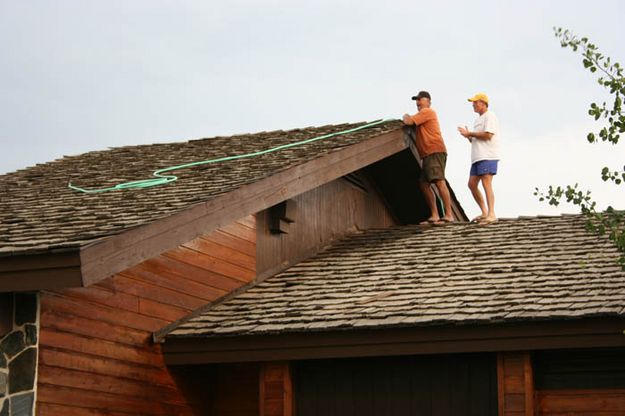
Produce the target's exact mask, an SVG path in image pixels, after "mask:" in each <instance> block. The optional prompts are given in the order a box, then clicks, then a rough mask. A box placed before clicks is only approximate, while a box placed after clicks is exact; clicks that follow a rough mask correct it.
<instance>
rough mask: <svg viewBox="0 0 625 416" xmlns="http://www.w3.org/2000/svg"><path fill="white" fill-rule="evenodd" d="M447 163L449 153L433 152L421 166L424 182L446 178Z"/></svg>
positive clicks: (420, 177)
mask: <svg viewBox="0 0 625 416" xmlns="http://www.w3.org/2000/svg"><path fill="white" fill-rule="evenodd" d="M446 164H447V153H432V154H431V155H428V156H426V157H425V158H424V159H423V166H422V167H421V176H419V180H420V181H422V182H435V181H442V180H445V165H446Z"/></svg>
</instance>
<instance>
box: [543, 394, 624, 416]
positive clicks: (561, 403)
mask: <svg viewBox="0 0 625 416" xmlns="http://www.w3.org/2000/svg"><path fill="white" fill-rule="evenodd" d="M536 410H537V413H536V414H537V415H541V416H564V415H569V416H582V415H584V416H617V415H619V416H622V415H625V389H592V390H583V389H579V390H542V391H538V392H536Z"/></svg>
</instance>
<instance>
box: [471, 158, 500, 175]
mask: <svg viewBox="0 0 625 416" xmlns="http://www.w3.org/2000/svg"><path fill="white" fill-rule="evenodd" d="M497 162H499V161H498V160H480V161H478V162H475V163H474V164H472V165H471V173H470V175H471V176H482V175H496V174H497Z"/></svg>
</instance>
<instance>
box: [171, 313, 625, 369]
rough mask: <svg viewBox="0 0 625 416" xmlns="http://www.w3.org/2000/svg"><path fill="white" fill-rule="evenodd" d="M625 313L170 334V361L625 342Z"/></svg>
mask: <svg viewBox="0 0 625 416" xmlns="http://www.w3.org/2000/svg"><path fill="white" fill-rule="evenodd" d="M624 327H625V320H623V319H604V320H602V319H589V320H571V321H564V322H529V323H515V324H492V325H481V326H445V327H417V328H397V329H386V330H383V329H378V330H375V329H368V330H358V331H355V330H351V331H350V330H342V331H335V332H314V331H309V332H303V333H292V334H278V335H257V336H221V337H202V336H195V337H188V338H175V337H171V336H170V337H167V338H166V339H165V343H164V344H163V352H164V354H165V359H166V361H167V362H168V363H169V364H176V365H178V364H199V363H218V362H243V361H281V360H301V359H313V358H341V357H370V356H379V355H414V354H442V353H461V352H497V351H518V350H520V349H521V350H528V351H529V350H536V349H557V348H593V347H616V346H625V336H624V335H623V328H624Z"/></svg>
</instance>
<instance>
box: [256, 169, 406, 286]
mask: <svg viewBox="0 0 625 416" xmlns="http://www.w3.org/2000/svg"><path fill="white" fill-rule="evenodd" d="M365 185H367V184H366V183H365ZM294 202H295V210H296V218H295V222H293V223H292V224H290V226H289V231H288V234H271V233H270V232H269V225H268V223H269V215H270V214H269V210H265V211H263V212H260V213H258V214H257V221H258V230H257V232H258V237H257V238H258V252H257V256H258V257H257V268H258V273H259V275H262V274H263V273H265V272H268V271H271V272H275V271H278V270H280V269H283V268H284V267H285V266H286V265H288V264H292V262H293V261H294V260H295V261H297V260H301V259H303V258H305V257H308V256H310V255H311V254H313V253H314V252H316V251H318V250H319V249H320V248H323V247H324V246H326V245H329V244H330V243H331V242H332V241H334V240H336V239H339V238H341V237H343V236H345V235H346V234H348V233H350V232H354V231H356V230H358V229H361V230H363V229H368V228H384V227H388V226H391V225H393V224H394V220H393V218H392V217H391V214H390V213H389V212H388V210H387V208H386V207H385V205H384V203H383V202H382V201H381V200H380V198H379V197H378V195H377V194H376V193H375V192H374V191H373V190H372V189H368V190H362V189H360V188H359V187H357V186H354V185H352V184H351V183H350V182H348V181H346V180H345V179H337V180H335V181H333V182H330V183H327V184H325V185H323V186H320V187H319V188H315V189H313V190H311V191H309V192H306V193H304V194H301V195H299V196H297V197H295V198H294Z"/></svg>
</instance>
